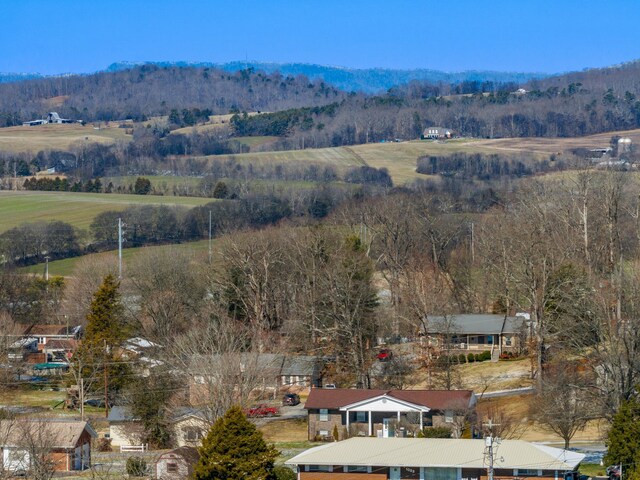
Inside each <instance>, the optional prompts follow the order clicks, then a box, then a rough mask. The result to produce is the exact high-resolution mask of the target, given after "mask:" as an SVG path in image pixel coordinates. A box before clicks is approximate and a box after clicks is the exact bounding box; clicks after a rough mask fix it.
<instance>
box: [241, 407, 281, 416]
mask: <svg viewBox="0 0 640 480" xmlns="http://www.w3.org/2000/svg"><path fill="white" fill-rule="evenodd" d="M245 414H246V415H247V417H253V418H256V417H275V416H276V415H280V410H278V407H271V406H269V405H265V404H261V405H256V406H254V407H251V408H249V409H248V410H245Z"/></svg>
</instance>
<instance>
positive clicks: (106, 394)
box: [103, 338, 109, 417]
mask: <svg viewBox="0 0 640 480" xmlns="http://www.w3.org/2000/svg"><path fill="white" fill-rule="evenodd" d="M107 350H108V349H107V339H106V338H105V340H104V353H105V359H107V360H108V357H107ZM103 372H104V416H105V417H108V416H109V377H108V376H107V362H105V365H104V369H103Z"/></svg>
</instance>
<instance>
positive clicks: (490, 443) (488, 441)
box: [482, 419, 500, 480]
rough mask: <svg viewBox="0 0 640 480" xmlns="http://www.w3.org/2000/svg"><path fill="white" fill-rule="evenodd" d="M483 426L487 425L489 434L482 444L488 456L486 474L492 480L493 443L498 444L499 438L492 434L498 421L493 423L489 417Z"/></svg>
mask: <svg viewBox="0 0 640 480" xmlns="http://www.w3.org/2000/svg"><path fill="white" fill-rule="evenodd" d="M482 425H483V426H484V427H487V428H488V429H489V436H488V437H485V439H484V446H485V457H486V456H488V457H489V459H488V460H489V467H488V468H487V474H488V475H487V476H488V480H493V461H494V458H495V452H494V448H493V446H494V444H500V439H499V438H495V437H494V436H493V427H497V426H499V425H500V424H499V423H493V421H492V420H491V419H489V422H488V423H483V424H482Z"/></svg>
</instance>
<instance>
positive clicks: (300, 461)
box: [286, 437, 585, 471]
mask: <svg viewBox="0 0 640 480" xmlns="http://www.w3.org/2000/svg"><path fill="white" fill-rule="evenodd" d="M497 448H498V454H497V456H496V459H495V463H494V466H495V468H499V469H502V468H504V469H515V468H527V469H542V470H559V471H572V470H574V469H575V468H576V467H577V466H578V465H579V464H580V462H581V461H582V460H583V459H584V457H585V456H584V455H583V454H581V453H576V452H570V451H567V450H562V449H560V448H552V447H548V446H545V445H538V444H535V443H529V442H525V441H522V440H503V441H502V442H501V443H500V445H499V446H498V447H497ZM286 463H287V464H290V465H356V466H370V465H371V466H373V465H375V466H381V467H386V466H389V467H441V468H452V467H463V468H486V467H487V464H486V455H485V441H484V440H467V439H453V438H451V439H448V438H447V439H443V438H361V437H354V438H350V439H348V440H343V441H341V442H334V443H329V444H326V445H322V446H320V447H315V448H311V449H309V450H306V451H304V452H302V453H301V454H299V455H297V456H295V457H293V458H292V459H291V460H289V461H287V462H286Z"/></svg>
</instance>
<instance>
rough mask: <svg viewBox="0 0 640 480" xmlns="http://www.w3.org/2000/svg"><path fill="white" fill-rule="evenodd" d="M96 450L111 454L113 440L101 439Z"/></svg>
mask: <svg viewBox="0 0 640 480" xmlns="http://www.w3.org/2000/svg"><path fill="white" fill-rule="evenodd" d="M96 449H97V450H98V451H99V452H110V451H111V439H110V438H99V439H98V442H97V445H96Z"/></svg>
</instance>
